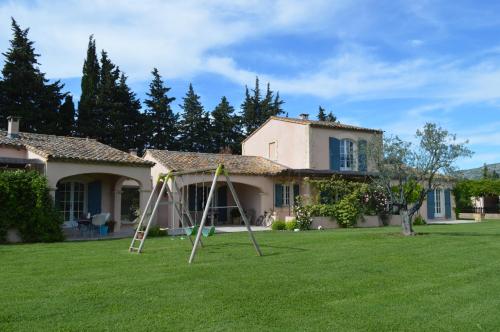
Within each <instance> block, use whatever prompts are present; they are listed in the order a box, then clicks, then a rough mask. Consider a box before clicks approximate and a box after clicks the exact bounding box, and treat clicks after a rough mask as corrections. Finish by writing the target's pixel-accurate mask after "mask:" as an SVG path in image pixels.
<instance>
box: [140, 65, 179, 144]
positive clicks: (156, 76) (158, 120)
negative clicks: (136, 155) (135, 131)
mask: <svg viewBox="0 0 500 332" xmlns="http://www.w3.org/2000/svg"><path fill="white" fill-rule="evenodd" d="M151 73H152V74H153V80H152V81H151V83H150V84H149V92H148V93H147V96H148V97H149V99H146V100H145V101H144V103H145V104H146V106H147V109H146V119H147V120H146V121H147V125H146V127H147V129H146V130H145V131H146V132H147V133H148V135H149V139H148V143H147V146H148V147H150V148H153V149H168V150H175V149H176V148H177V147H178V144H177V139H178V137H177V136H178V134H179V130H178V129H179V128H178V123H177V121H178V118H179V117H178V115H177V114H174V112H173V111H172V108H171V107H170V103H172V102H173V101H174V100H175V98H173V97H168V96H167V93H168V92H169V91H170V88H168V87H166V86H165V85H164V83H163V80H162V79H161V76H160V73H159V72H158V69H156V68H154V69H153V71H152V72H151Z"/></svg>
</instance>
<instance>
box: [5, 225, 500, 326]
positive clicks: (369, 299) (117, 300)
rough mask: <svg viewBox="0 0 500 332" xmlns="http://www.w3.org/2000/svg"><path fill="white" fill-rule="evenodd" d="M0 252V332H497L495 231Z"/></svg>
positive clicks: (226, 238) (222, 238)
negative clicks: (137, 250)
mask: <svg viewBox="0 0 500 332" xmlns="http://www.w3.org/2000/svg"><path fill="white" fill-rule="evenodd" d="M416 229H417V231H418V232H420V233H421V234H422V235H420V236H416V237H412V238H404V237H401V236H399V235H398V232H399V229H398V228H394V227H389V228H378V229H348V230H332V231H309V232H299V233H294V232H279V231H277V232H261V233H257V234H256V237H257V240H258V241H259V243H260V244H261V247H262V250H263V252H264V254H265V256H263V257H257V256H256V255H255V252H254V250H253V248H252V246H251V244H250V242H249V240H248V237H247V234H245V233H241V234H224V235H215V236H213V237H211V238H209V239H206V241H205V244H206V248H204V249H203V250H201V251H199V254H198V255H197V257H196V258H197V259H196V262H195V264H193V265H191V266H189V265H188V264H187V259H188V256H189V250H190V247H189V242H188V241H187V240H180V239H178V238H175V239H173V238H170V237H165V238H154V239H148V240H147V241H146V245H145V252H144V253H143V254H141V255H136V254H130V253H128V252H127V247H128V244H129V240H125V239H124V240H108V241H91V242H72V243H57V244H32V245H5V246H0V262H1V268H0V281H1V286H0V331H18V330H21V331H41V330H43V331H54V330H55V331H84V330H89V331H99V330H118V331H145V330H150V331H151V330H157V331H167V330H169V331H179V330H191V331H193V330H197V331H200V330H217V331H235V330H240V331H255V330H262V331H269V330H285V331H296V330H312V331H318V330H323V331H324V330H331V331H333V330H337V331H338V330H342V331H344V330H347V331H353V330H362V331H387V330H407V331H419V330H422V331H429V330H433V331H436V330H446V331H475V330H477V331H492V330H499V329H500V315H499V313H500V221H489V222H484V223H478V224H467V225H453V226H449V225H439V226H437V225H434V226H421V227H417V228H416Z"/></svg>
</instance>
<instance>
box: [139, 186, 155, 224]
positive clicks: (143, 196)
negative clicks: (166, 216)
mask: <svg viewBox="0 0 500 332" xmlns="http://www.w3.org/2000/svg"><path fill="white" fill-rule="evenodd" d="M150 195H151V190H149V189H139V211H140V213H141V214H142V212H143V211H144V209H145V208H146V204H147V203H148V199H149V196H150ZM155 222H156V220H155Z"/></svg>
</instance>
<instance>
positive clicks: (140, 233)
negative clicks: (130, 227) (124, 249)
mask: <svg viewBox="0 0 500 332" xmlns="http://www.w3.org/2000/svg"><path fill="white" fill-rule="evenodd" d="M169 178H170V175H167V176H165V177H160V178H159V179H158V183H157V184H156V185H155V187H154V188H153V191H152V192H151V195H150V196H149V199H148V202H147V203H146V207H145V208H144V212H143V213H142V215H141V219H140V220H139V224H137V229H136V230H135V234H134V237H133V238H132V242H131V243H130V247H129V248H128V250H129V251H130V252H137V253H138V254H139V253H141V251H142V247H143V246H144V241H145V240H146V237H147V236H148V232H149V228H150V227H151V223H152V222H153V220H154V218H155V216H156V212H157V210H158V206H159V205H160V201H161V198H162V196H163V193H164V192H165V190H166V189H167V188H168V184H167V183H168V179H169ZM160 186H161V189H160V192H159V193H158V198H157V199H156V202H155V205H154V208H153V211H152V212H151V214H150V215H149V218H146V216H147V213H148V210H149V208H150V206H151V203H152V202H153V198H154V197H155V192H156V190H157V188H158V187H160ZM146 219H147V222H146ZM145 222H146V227H144V223H145Z"/></svg>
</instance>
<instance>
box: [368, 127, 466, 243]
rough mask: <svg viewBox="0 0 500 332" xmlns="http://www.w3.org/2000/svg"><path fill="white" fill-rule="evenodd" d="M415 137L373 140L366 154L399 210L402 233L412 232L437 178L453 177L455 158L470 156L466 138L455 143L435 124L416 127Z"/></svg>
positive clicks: (446, 132) (392, 203)
mask: <svg viewBox="0 0 500 332" xmlns="http://www.w3.org/2000/svg"><path fill="white" fill-rule="evenodd" d="M416 139H417V143H416V144H412V143H411V142H406V141H403V140H402V139H400V138H399V137H398V136H394V137H388V138H385V139H384V140H377V141H373V142H371V144H370V148H369V153H368V155H369V158H370V159H371V160H372V161H373V164H374V165H375V166H376V167H377V169H378V172H377V173H378V174H377V176H375V179H374V181H375V182H376V183H377V182H378V184H379V185H380V186H381V187H382V188H384V190H385V191H386V195H387V197H389V204H391V205H392V206H394V207H397V208H398V209H399V212H400V215H401V219H402V232H403V234H404V235H414V234H415V232H414V231H413V217H414V215H415V214H416V213H417V212H418V210H419V209H420V207H421V206H422V203H423V202H424V200H425V198H426V196H427V193H428V192H429V191H431V190H434V189H435V187H436V185H437V181H436V180H438V179H445V178H446V177H447V176H452V175H453V174H454V173H455V171H456V169H455V167H454V163H455V161H456V160H457V159H458V158H460V157H470V156H471V155H472V151H471V150H469V149H468V148H467V147H466V144H467V143H468V142H467V141H466V142H461V143H460V142H457V139H456V135H454V134H450V133H449V132H448V131H447V130H445V129H443V128H441V127H438V126H437V125H436V124H434V123H426V124H425V126H424V128H423V129H422V130H417V132H416Z"/></svg>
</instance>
